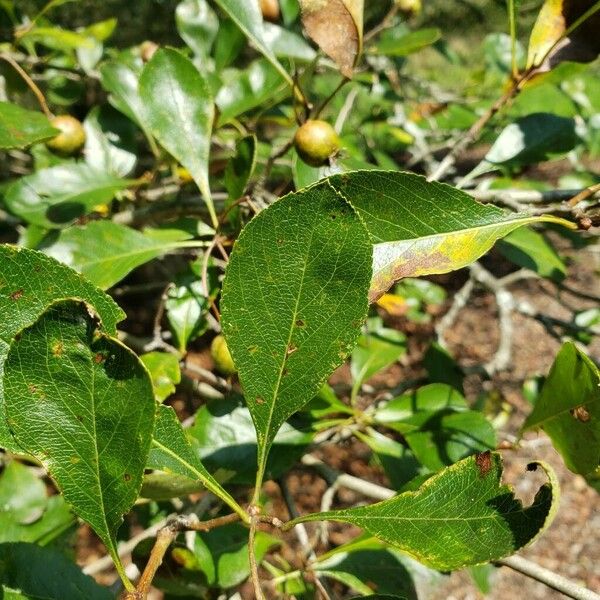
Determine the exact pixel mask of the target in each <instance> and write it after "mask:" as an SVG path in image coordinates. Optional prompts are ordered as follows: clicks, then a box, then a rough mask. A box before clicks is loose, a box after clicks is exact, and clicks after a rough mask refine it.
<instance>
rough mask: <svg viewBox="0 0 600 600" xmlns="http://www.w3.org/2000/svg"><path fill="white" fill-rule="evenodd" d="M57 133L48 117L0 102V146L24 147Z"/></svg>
mask: <svg viewBox="0 0 600 600" xmlns="http://www.w3.org/2000/svg"><path fill="white" fill-rule="evenodd" d="M57 133H58V129H55V128H54V127H52V125H50V121H48V118H47V117H46V116H45V115H44V114H42V113H40V112H35V111H33V110H26V109H25V108H21V107H20V106H17V105H16V104H11V103H10V102H0V148H2V149H5V150H6V149H10V148H25V147H27V146H30V145H31V144H35V143H37V142H43V141H44V140H48V139H50V138H53V137H54V136H55V135H56V134H57Z"/></svg>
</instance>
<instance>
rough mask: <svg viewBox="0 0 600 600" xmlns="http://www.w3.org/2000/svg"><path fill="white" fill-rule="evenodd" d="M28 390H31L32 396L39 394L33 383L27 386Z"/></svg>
mask: <svg viewBox="0 0 600 600" xmlns="http://www.w3.org/2000/svg"><path fill="white" fill-rule="evenodd" d="M27 389H28V390H29V393H30V394H35V393H36V392H37V387H36V386H35V385H33V384H32V383H30V384H29V385H28V386H27Z"/></svg>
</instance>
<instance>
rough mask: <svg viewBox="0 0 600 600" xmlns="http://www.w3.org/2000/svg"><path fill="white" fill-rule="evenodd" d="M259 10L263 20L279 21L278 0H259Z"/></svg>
mask: <svg viewBox="0 0 600 600" xmlns="http://www.w3.org/2000/svg"><path fill="white" fill-rule="evenodd" d="M260 10H261V11H262V15H263V19H264V20H265V21H279V0H260Z"/></svg>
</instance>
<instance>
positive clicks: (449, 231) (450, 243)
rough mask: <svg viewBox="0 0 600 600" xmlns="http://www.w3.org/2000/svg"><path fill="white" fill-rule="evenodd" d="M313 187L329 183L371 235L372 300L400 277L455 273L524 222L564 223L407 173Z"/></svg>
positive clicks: (338, 178)
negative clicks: (484, 200) (508, 208)
mask: <svg viewBox="0 0 600 600" xmlns="http://www.w3.org/2000/svg"><path fill="white" fill-rule="evenodd" d="M318 185H319V186H324V185H325V186H327V185H331V186H333V188H334V189H335V190H337V191H338V192H339V193H340V194H341V195H342V196H343V197H344V198H346V199H348V201H349V202H350V203H351V204H352V206H354V208H355V209H356V210H357V212H358V213H359V215H360V216H361V218H362V220H363V222H364V224H365V226H366V227H367V229H368V230H369V233H370V234H371V239H372V241H373V243H374V245H375V247H374V255H373V263H374V264H373V281H372V284H371V290H370V293H369V297H370V300H371V301H374V300H376V299H377V298H379V297H380V296H381V295H382V294H383V293H384V292H385V291H386V290H388V289H389V287H390V286H391V285H392V284H393V283H394V282H396V281H398V280H399V279H402V278H404V277H417V276H423V275H432V274H437V273H447V272H449V271H454V270H457V269H460V268H462V267H464V266H466V265H468V264H469V263H471V262H473V261H475V260H477V259H478V258H479V257H480V256H482V255H483V254H485V253H486V252H487V251H488V250H489V249H490V248H491V247H492V246H493V245H494V243H495V242H496V241H497V240H498V239H500V238H502V237H504V236H505V235H507V234H508V233H510V232H511V231H514V230H515V229H517V228H519V227H521V226H523V225H526V224H528V223H533V222H536V221H546V220H548V221H553V222H559V223H562V224H566V225H568V223H567V222H566V221H563V220H562V219H557V218H556V217H552V216H548V215H544V216H540V217H530V216H528V215H525V214H515V213H506V212H504V211H503V210H501V209H499V208H497V207H495V206H491V205H489V204H485V205H484V204H479V203H478V202H476V201H475V200H473V199H472V198H471V197H470V196H468V195H467V194H465V193H464V192H462V191H460V190H457V189H455V188H452V187H450V186H448V185H445V184H442V183H436V182H428V181H426V180H425V179H424V178H423V177H421V176H419V175H413V174H411V173H394V172H387V171H356V172H353V173H346V174H342V175H335V176H333V177H331V178H330V179H329V180H327V181H325V182H324V183H321V184H318ZM311 189H315V188H311Z"/></svg>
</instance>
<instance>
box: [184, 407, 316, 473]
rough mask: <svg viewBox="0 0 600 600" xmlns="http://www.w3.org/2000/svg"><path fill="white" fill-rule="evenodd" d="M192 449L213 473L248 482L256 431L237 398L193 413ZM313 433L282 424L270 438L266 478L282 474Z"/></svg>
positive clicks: (295, 458) (255, 452) (296, 459)
mask: <svg viewBox="0 0 600 600" xmlns="http://www.w3.org/2000/svg"><path fill="white" fill-rule="evenodd" d="M189 433H190V436H192V437H193V438H194V449H195V451H196V452H197V453H198V455H199V456H200V459H201V460H202V462H203V463H204V464H205V465H206V468H207V469H209V470H210V471H211V472H212V473H215V475H219V474H220V475H221V478H222V479H225V478H226V479H227V481H228V483H232V484H241V485H248V484H252V483H253V481H254V477H255V476H256V469H257V462H256V457H257V443H256V430H255V428H254V424H253V422H252V417H251V416H250V412H249V411H248V409H247V408H246V407H245V406H244V405H243V404H242V403H241V401H240V399H239V398H237V397H231V398H226V399H224V400H215V401H214V402H210V403H208V404H206V405H205V406H203V407H202V408H201V409H200V410H199V411H198V412H197V413H196V420H195V422H194V425H193V426H192V427H191V428H190V432H189ZM313 437H314V434H312V433H311V432H305V431H303V430H300V429H297V428H296V427H295V426H294V425H293V424H291V423H284V424H283V426H282V427H281V429H280V430H279V431H278V432H277V435H276V436H275V440H274V441H273V452H272V453H271V454H270V456H269V459H268V461H267V466H266V468H265V473H266V476H267V478H268V479H276V478H277V477H280V476H281V475H283V474H284V473H286V472H287V471H288V470H289V469H290V468H291V467H292V466H293V465H294V464H295V463H296V462H297V461H298V460H299V459H300V457H301V456H302V455H303V454H304V452H306V448H307V446H308V445H309V444H310V443H311V442H312V440H313Z"/></svg>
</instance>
